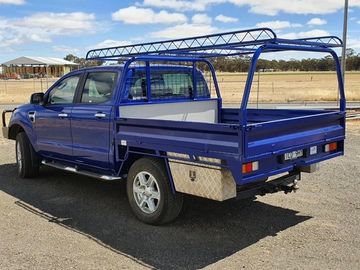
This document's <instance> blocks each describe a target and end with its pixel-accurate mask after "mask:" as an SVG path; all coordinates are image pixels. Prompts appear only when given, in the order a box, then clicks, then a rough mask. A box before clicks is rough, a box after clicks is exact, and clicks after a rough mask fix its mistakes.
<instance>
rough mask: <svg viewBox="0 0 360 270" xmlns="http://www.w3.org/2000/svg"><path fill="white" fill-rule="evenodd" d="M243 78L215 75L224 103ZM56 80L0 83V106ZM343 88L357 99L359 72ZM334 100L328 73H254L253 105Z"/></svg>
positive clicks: (234, 99)
mask: <svg viewBox="0 0 360 270" xmlns="http://www.w3.org/2000/svg"><path fill="white" fill-rule="evenodd" d="M206 77H207V76H206ZM246 78H247V74H246V73H222V72H218V73H217V80H218V83H219V88H220V90H221V94H222V97H223V101H224V103H231V104H239V103H240V102H241V98H242V94H243V89H244V85H245V81H246ZM57 79H58V78H49V79H46V78H43V79H23V80H0V103H24V102H28V100H29V96H30V95H31V94H32V93H34V92H44V91H46V90H47V89H48V88H49V87H50V86H51V85H52V84H53V83H54V82H55V81H56V80H57ZM345 85H346V95H347V99H348V100H360V91H359V89H360V73H359V72H354V73H349V74H347V75H346V84H345ZM211 88H212V89H213V87H211ZM336 99H337V79H336V75H335V73H331V72H305V73H300V72H279V73H275V72H261V73H256V74H255V76H254V81H253V86H252V91H251V95H250V103H255V104H256V103H257V102H258V103H260V104H261V103H272V102H273V103H289V102H297V101H300V102H303V101H305V102H306V101H336Z"/></svg>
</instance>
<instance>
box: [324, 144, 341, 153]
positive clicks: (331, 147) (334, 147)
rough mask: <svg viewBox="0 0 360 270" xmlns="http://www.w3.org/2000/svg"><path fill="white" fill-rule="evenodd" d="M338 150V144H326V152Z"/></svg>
mask: <svg viewBox="0 0 360 270" xmlns="http://www.w3.org/2000/svg"><path fill="white" fill-rule="evenodd" d="M337 148H338V144H337V142H333V143H328V144H325V147H324V151H325V152H332V151H336V150H337Z"/></svg>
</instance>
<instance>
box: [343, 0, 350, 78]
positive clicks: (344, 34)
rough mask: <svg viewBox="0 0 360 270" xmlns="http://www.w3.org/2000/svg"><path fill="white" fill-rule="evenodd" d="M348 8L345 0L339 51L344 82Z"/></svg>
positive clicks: (347, 1) (347, 0)
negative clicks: (341, 43) (341, 44)
mask: <svg viewBox="0 0 360 270" xmlns="http://www.w3.org/2000/svg"><path fill="white" fill-rule="evenodd" d="M348 9H349V0H345V5H344V25H343V39H342V40H343V48H342V53H341V66H342V70H341V71H342V76H343V80H344V83H345V70H346V38H347V26H348Z"/></svg>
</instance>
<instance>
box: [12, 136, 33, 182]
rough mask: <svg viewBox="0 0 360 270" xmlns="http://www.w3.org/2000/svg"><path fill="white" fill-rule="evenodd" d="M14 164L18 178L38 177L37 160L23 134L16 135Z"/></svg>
mask: <svg viewBox="0 0 360 270" xmlns="http://www.w3.org/2000/svg"><path fill="white" fill-rule="evenodd" d="M15 150H16V163H17V169H18V176H20V177H21V178H32V177H36V176H38V175H39V158H38V156H37V154H36V152H35V150H34V148H33V147H32V145H31V143H30V141H29V139H28V137H27V136H26V134H25V132H19V133H18V134H17V135H16V144H15Z"/></svg>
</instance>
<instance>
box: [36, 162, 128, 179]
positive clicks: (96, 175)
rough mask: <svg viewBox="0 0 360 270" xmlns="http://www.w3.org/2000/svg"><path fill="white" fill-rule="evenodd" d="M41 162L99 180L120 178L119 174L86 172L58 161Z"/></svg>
mask: <svg viewBox="0 0 360 270" xmlns="http://www.w3.org/2000/svg"><path fill="white" fill-rule="evenodd" d="M41 164H43V165H45V166H49V167H53V168H56V169H60V170H64V171H68V172H73V173H77V174H81V175H85V176H89V177H93V178H96V179H100V180H106V181H113V180H121V179H122V178H121V177H119V176H113V175H102V174H97V173H93V172H88V171H80V170H78V169H77V168H74V167H69V166H66V165H63V164H60V163H56V162H53V161H51V162H49V161H46V160H42V161H41Z"/></svg>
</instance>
